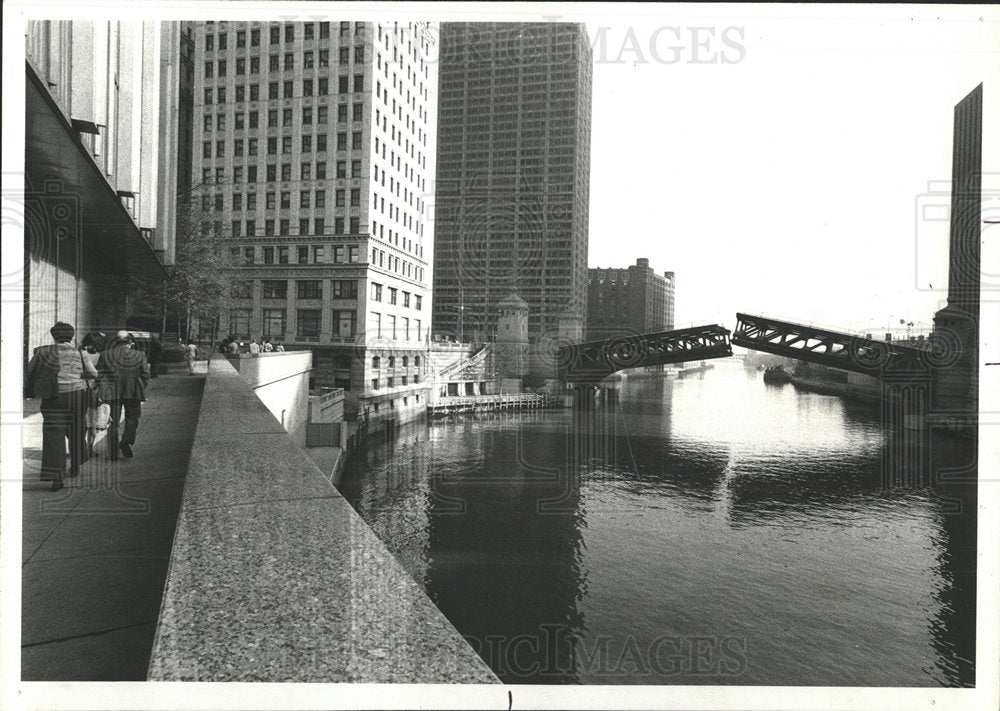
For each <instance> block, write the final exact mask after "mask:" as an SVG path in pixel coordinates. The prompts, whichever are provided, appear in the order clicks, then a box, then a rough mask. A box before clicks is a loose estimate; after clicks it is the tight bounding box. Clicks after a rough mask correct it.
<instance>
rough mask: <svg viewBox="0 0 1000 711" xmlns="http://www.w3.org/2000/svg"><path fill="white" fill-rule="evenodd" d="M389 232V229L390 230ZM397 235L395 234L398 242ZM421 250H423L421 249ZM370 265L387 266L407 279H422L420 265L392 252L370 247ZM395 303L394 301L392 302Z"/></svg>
mask: <svg viewBox="0 0 1000 711" xmlns="http://www.w3.org/2000/svg"><path fill="white" fill-rule="evenodd" d="M374 232H375V223H374V222H373V223H372V233H373V234H374ZM390 232H391V230H390ZM398 237H399V235H398V234H397V235H396V238H397V242H398ZM421 251H423V250H422V249H421ZM370 263H371V265H372V266H376V265H378V266H379V267H387V268H388V269H390V270H391V271H394V272H396V273H397V274H399V275H401V276H404V277H407V278H408V279H416V280H417V281H421V282H422V281H423V280H424V270H423V269H422V268H421V267H418V266H416V265H415V264H413V263H412V262H409V261H407V260H405V259H400V258H399V257H397V256H395V255H393V254H386V252H385V250H383V249H378V248H376V247H372V260H371V262H370ZM393 303H395V302H393Z"/></svg>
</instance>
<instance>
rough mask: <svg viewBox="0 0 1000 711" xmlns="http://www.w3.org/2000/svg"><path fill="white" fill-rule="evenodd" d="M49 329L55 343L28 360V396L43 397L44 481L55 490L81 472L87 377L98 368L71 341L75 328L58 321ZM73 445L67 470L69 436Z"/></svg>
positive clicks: (92, 374)
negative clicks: (49, 483)
mask: <svg viewBox="0 0 1000 711" xmlns="http://www.w3.org/2000/svg"><path fill="white" fill-rule="evenodd" d="M49 333H51V334H52V339H53V340H54V341H55V345H52V346H41V347H39V348H36V349H35V352H34V354H33V355H32V357H31V361H30V362H29V363H28V369H27V377H26V380H25V393H24V394H25V397H29V398H31V397H37V398H41V400H42V407H41V411H42V472H41V479H42V481H51V482H52V491H59V489H61V488H63V478H64V477H74V476H76V475H77V474H79V473H80V465H81V464H82V463H83V460H84V413H85V411H86V407H87V404H88V403H87V401H88V399H89V398H90V397H92V393H91V391H90V389H89V388H88V387H87V381H88V380H89V379H91V378H96V377H97V370H96V369H95V368H94V366H93V365H91V364H90V363H89V362H87V361H86V360H85V359H84V357H83V354H81V353H80V351H78V350H77V349H76V348H74V347H73V344H72V343H71V341H72V340H73V334H74V333H75V329H74V328H73V327H72V326H71V325H70V324H68V323H63V322H61V321H60V322H58V323H56V325H55V326H53V327H52V328H51V329H50V331H49ZM67 438H68V439H69V446H70V469H69V473H68V474H67V473H66V440H67Z"/></svg>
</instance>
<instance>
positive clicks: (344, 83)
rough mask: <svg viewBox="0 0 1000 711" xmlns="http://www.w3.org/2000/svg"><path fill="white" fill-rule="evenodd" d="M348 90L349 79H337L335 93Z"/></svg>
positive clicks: (207, 70)
mask: <svg viewBox="0 0 1000 711" xmlns="http://www.w3.org/2000/svg"><path fill="white" fill-rule="evenodd" d="M207 64H211V62H207ZM205 71H206V72H211V68H210V67H208V66H206V67H205ZM205 76H212V75H211V73H209V74H206V75H205ZM348 89H350V79H348V78H347V77H339V78H338V80H337V92H338V93H340V94H346V93H347V92H348Z"/></svg>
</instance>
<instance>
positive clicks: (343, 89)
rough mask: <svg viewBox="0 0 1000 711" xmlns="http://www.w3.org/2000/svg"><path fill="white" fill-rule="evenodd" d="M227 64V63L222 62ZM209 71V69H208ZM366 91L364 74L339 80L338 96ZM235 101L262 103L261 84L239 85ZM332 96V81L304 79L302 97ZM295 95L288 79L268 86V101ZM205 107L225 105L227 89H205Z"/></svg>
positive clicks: (222, 87) (273, 82) (270, 83)
mask: <svg viewBox="0 0 1000 711" xmlns="http://www.w3.org/2000/svg"><path fill="white" fill-rule="evenodd" d="M221 64H225V62H221ZM206 70H207V67H206ZM220 71H221V72H222V74H220V75H219V76H220V77H222V76H225V67H224V66H223V67H221V68H220ZM364 90H365V77H364V75H363V74H355V75H354V78H353V81H352V79H351V77H348V76H341V77H338V78H337V93H338V94H350V93H352V92H353V93H358V92H362V91H364ZM235 91H236V94H235V97H236V98H235V100H236V102H237V103H240V102H243V101H260V84H248V85H243V84H239V85H237V86H236V87H235ZM329 94H330V79H329V78H328V77H321V78H319V79H303V80H302V93H301V94H300V96H328V95H329ZM295 96H296V94H295V82H294V81H293V80H291V79H287V80H285V81H283V82H277V81H272V82H268V84H267V98H268V101H271V100H273V99H294V98H295ZM204 97H205V105H206V106H210V105H211V104H213V103H216V104H224V103H226V99H227V97H228V94H227V93H226V87H224V86H220V87H215V88H214V89H213V88H212V87H209V88H206V89H205V94H204Z"/></svg>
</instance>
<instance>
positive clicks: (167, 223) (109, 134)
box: [23, 20, 181, 358]
mask: <svg viewBox="0 0 1000 711" xmlns="http://www.w3.org/2000/svg"><path fill="white" fill-rule="evenodd" d="M180 32H181V28H180V25H179V24H178V23H173V22H163V23H161V22H138V23H136V22H117V21H103V22H97V21H82V20H81V21H77V20H74V21H49V20H44V21H42V20H32V21H29V22H28V23H27V26H26V32H25V47H26V62H25V71H26V87H25V91H26V96H25V104H26V106H25V111H26V122H25V185H24V201H25V210H24V214H25V237H24V240H25V247H24V251H25V275H24V276H25V286H24V303H25V328H24V344H23V346H24V356H25V357H26V358H27V357H29V356H30V354H31V351H32V349H33V348H35V347H37V346H39V345H42V344H44V343H48V342H50V340H51V339H50V338H49V333H48V331H49V328H51V326H52V325H53V323H55V322H56V321H57V320H62V321H68V322H69V323H72V324H73V325H74V326H75V327H76V329H77V332H78V334H81V335H82V334H83V333H85V332H87V331H91V330H101V331H109V330H115V329H118V328H123V327H125V325H126V319H127V318H128V315H129V314H128V311H127V309H128V304H127V300H126V294H127V292H128V289H129V286H130V283H131V282H133V281H134V280H141V281H143V282H145V283H156V282H157V281H160V280H162V279H163V278H164V277H165V276H166V272H165V271H164V267H163V265H164V263H170V262H171V261H172V259H173V251H174V237H175V235H174V223H173V219H174V203H175V199H176V190H177V183H176V178H175V175H174V173H173V171H174V170H175V167H176V154H177V125H176V120H175V118H174V116H175V114H176V110H177V102H178V75H177V68H178V65H179V54H180Z"/></svg>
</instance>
